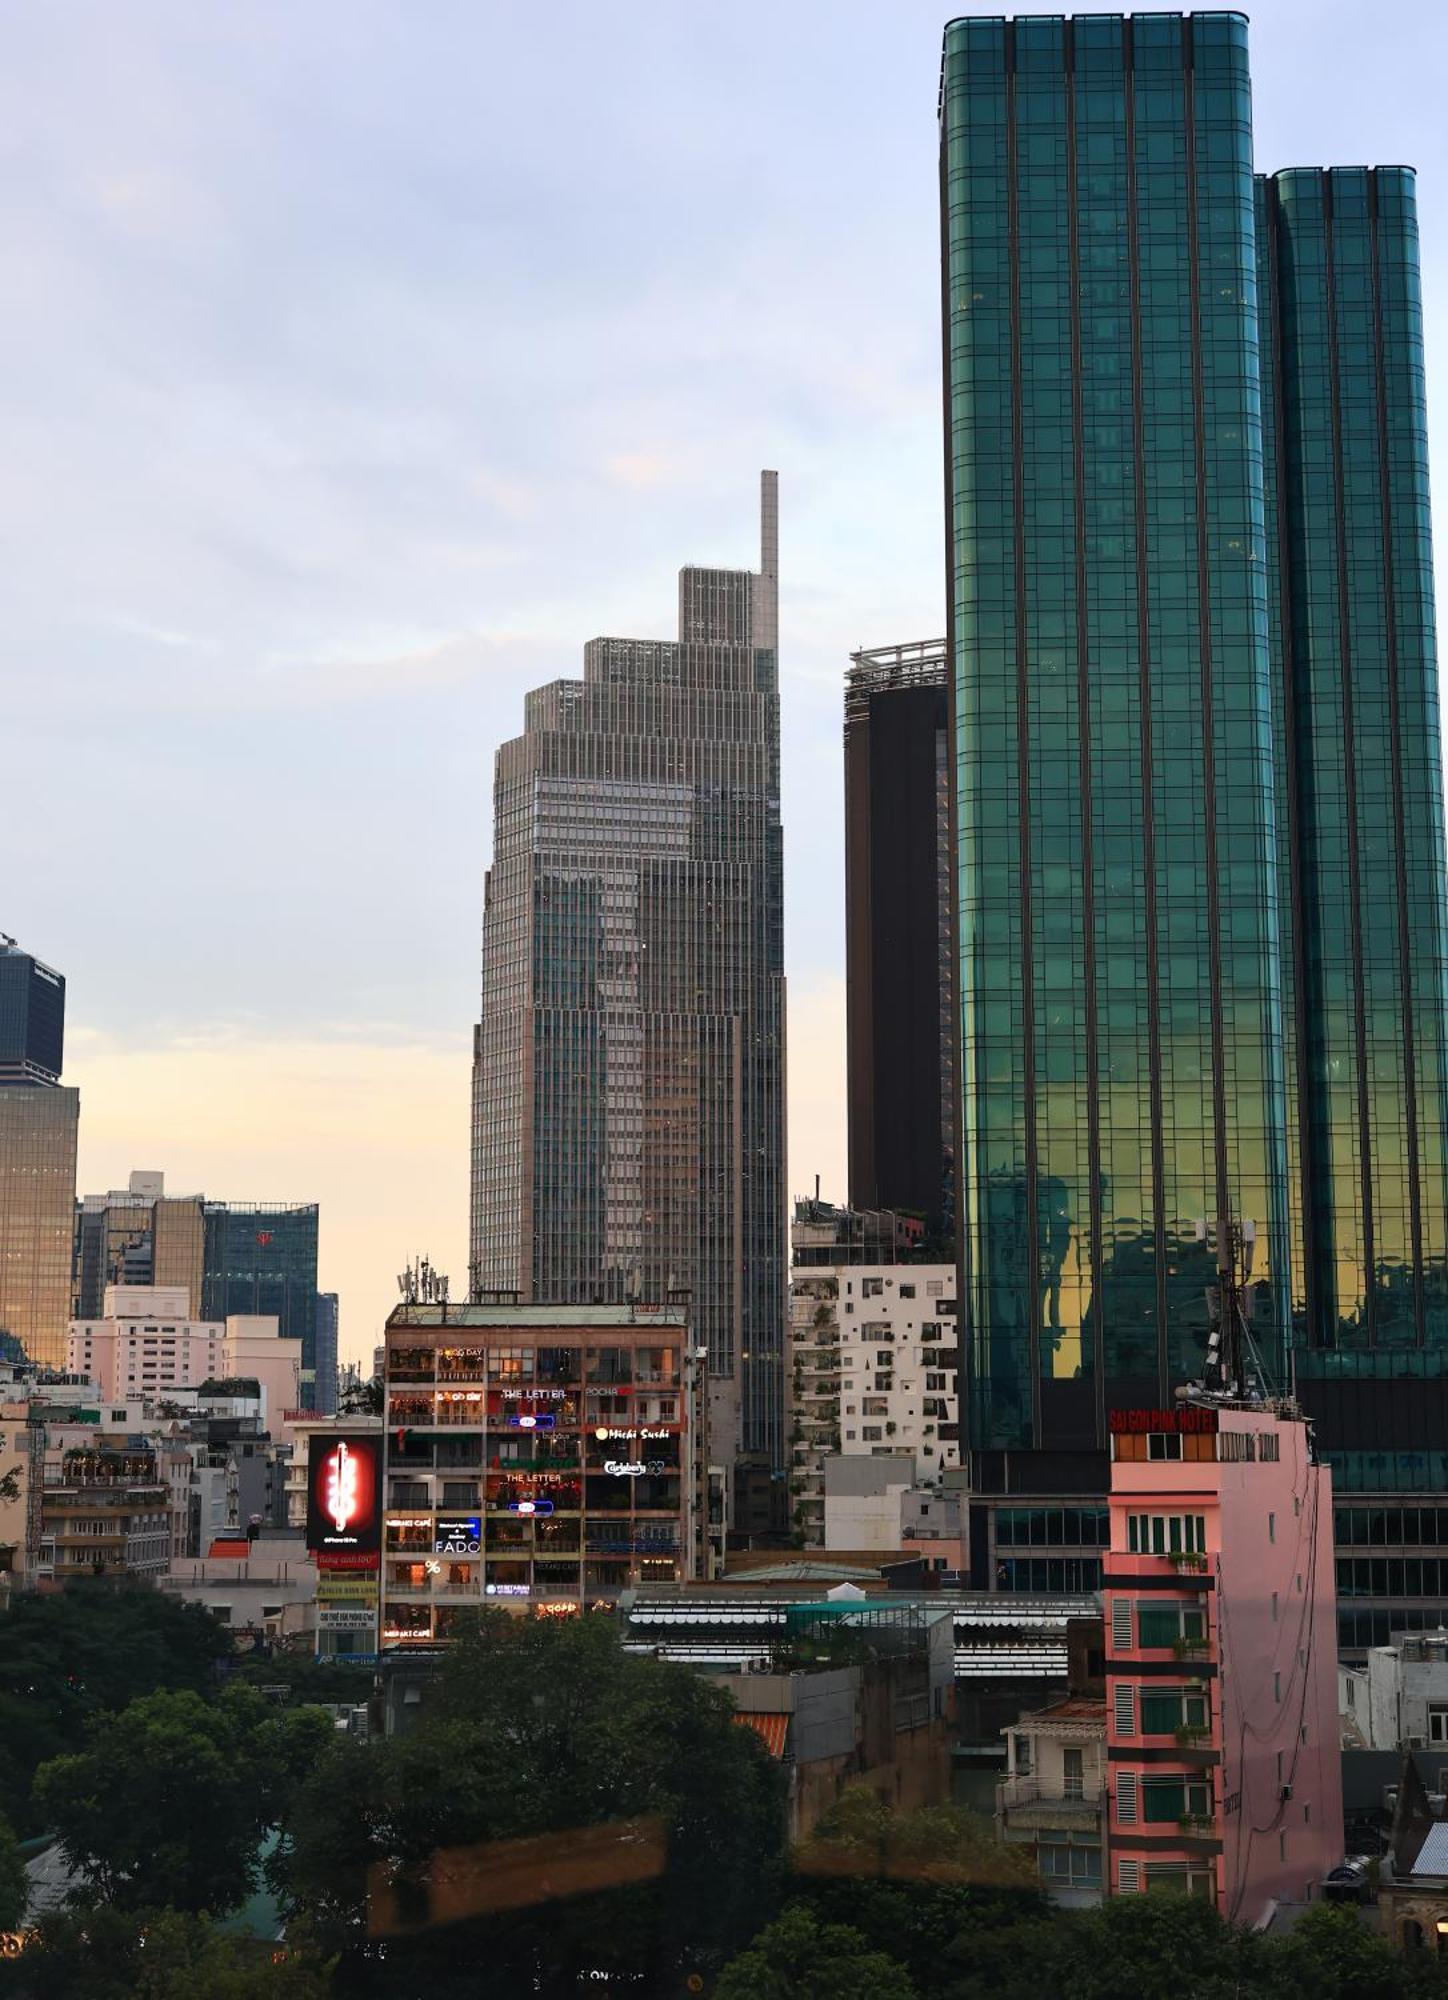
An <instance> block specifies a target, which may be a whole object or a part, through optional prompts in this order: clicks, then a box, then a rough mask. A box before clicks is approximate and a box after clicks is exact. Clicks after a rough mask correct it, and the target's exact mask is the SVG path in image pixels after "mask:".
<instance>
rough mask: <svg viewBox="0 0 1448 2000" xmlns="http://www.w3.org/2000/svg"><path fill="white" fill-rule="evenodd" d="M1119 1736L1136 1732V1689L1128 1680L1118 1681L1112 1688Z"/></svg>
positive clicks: (1133, 1734)
mask: <svg viewBox="0 0 1448 2000" xmlns="http://www.w3.org/2000/svg"><path fill="white" fill-rule="evenodd" d="M1111 1700H1112V1706H1113V1709H1114V1713H1115V1722H1116V1733H1117V1735H1118V1736H1135V1734H1136V1689H1135V1688H1134V1687H1133V1686H1132V1685H1131V1683H1130V1682H1128V1681H1116V1682H1114V1683H1113V1685H1112V1689H1111Z"/></svg>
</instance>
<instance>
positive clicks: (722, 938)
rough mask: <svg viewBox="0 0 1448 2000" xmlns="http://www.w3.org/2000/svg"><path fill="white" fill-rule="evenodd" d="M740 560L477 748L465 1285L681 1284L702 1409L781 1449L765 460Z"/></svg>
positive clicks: (544, 1298) (780, 979)
mask: <svg viewBox="0 0 1448 2000" xmlns="http://www.w3.org/2000/svg"><path fill="white" fill-rule="evenodd" d="M762 506H763V532H762V542H763V555H762V562H761V568H760V572H759V573H758V574H755V573H753V572H751V571H745V570H717V569H695V568H689V569H685V570H683V571H682V572H681V573H680V577H679V636H678V638H677V640H653V639H595V640H593V641H592V642H591V643H590V644H589V645H588V646H587V647H586V649H585V653H584V675H583V679H582V680H581V681H578V680H573V681H567V680H565V681H555V682H553V683H551V684H550V685H549V686H547V687H543V688H540V689H538V690H537V691H536V692H534V693H532V694H530V695H529V696H528V698H527V702H526V707H525V720H524V733H523V734H522V736H520V737H517V738H515V739H514V740H513V741H511V742H508V743H505V744H504V745H503V746H502V748H501V749H500V750H499V752H498V757H497V768H496V775H495V784H494V798H493V807H494V837H493V861H492V866H491V868H490V869H489V872H488V878H487V885H486V894H485V906H484V916H483V980H482V1011H481V1019H480V1021H479V1025H478V1028H477V1031H476V1035H475V1055H474V1084H473V1143H472V1249H471V1289H472V1290H473V1292H474V1294H477V1293H478V1292H480V1291H497V1290H502V1291H511V1292H515V1293H516V1294H517V1295H518V1297H519V1298H520V1300H522V1301H524V1302H530V1301H531V1302H536V1303H540V1304H590V1303H610V1304H613V1303H621V1302H624V1301H626V1300H627V1299H629V1298H636V1299H640V1300H644V1301H649V1302H654V1303H664V1302H666V1301H667V1298H668V1296H669V1295H670V1294H671V1293H675V1294H677V1293H681V1292H687V1293H688V1294H690V1298H691V1304H690V1310H691V1315H692V1321H693V1325H694V1327H695V1328H696V1330H697V1332H698V1336H699V1339H700V1342H701V1344H703V1343H705V1342H707V1345H708V1350H709V1374H710V1381H711V1398H710V1400H711V1423H712V1425H713V1429H714V1439H715V1443H716V1445H717V1447H718V1449H719V1450H720V1452H721V1453H724V1454H730V1453H732V1451H733V1450H734V1449H735V1448H736V1447H737V1448H738V1449H741V1450H744V1451H747V1452H763V1453H766V1454H768V1456H769V1458H770V1460H771V1462H772V1463H773V1464H774V1465H775V1467H776V1468H778V1467H780V1466H782V1463H783V1451H784V1438H783V1398H784V1380H783V1337H784V1326H785V1282H786V1260H785V1243H784V1094H783V1093H784V964H783V868H782V839H781V832H780V818H779V691H778V662H777V646H778V638H777V621H778V608H777V607H778V554H777V550H778V529H777V498H776V478H775V475H774V474H773V473H772V472H766V473H765V474H764V475H763V483H762Z"/></svg>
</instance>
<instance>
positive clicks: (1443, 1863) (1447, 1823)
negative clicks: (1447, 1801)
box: [1413, 1819, 1448, 1875]
mask: <svg viewBox="0 0 1448 2000" xmlns="http://www.w3.org/2000/svg"><path fill="white" fill-rule="evenodd" d="M1413 1873H1414V1874H1415V1875H1448V1820H1441V1819H1440V1820H1437V1821H1435V1822H1434V1824H1433V1825H1432V1826H1430V1827H1429V1829H1428V1837H1427V1839H1426V1840H1425V1841H1424V1842H1423V1845H1422V1846H1421V1847H1420V1848H1419V1849H1418V1858H1417V1860H1416V1861H1415V1862H1414V1863H1413Z"/></svg>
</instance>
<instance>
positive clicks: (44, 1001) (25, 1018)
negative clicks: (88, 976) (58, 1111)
mask: <svg viewBox="0 0 1448 2000" xmlns="http://www.w3.org/2000/svg"><path fill="white" fill-rule="evenodd" d="M64 1052H65V981H64V979H63V978H62V977H61V975H60V974H59V973H58V972H54V971H52V970H51V968H50V967H49V966H48V965H42V964H41V962H40V960H39V959H38V958H32V956H31V955H30V953H29V952H28V951H21V949H20V947H19V946H18V945H17V944H15V943H14V941H13V940H9V939H3V938H0V1083H55V1082H57V1081H58V1080H59V1078H60V1070H61V1063H62V1061H63V1059H64Z"/></svg>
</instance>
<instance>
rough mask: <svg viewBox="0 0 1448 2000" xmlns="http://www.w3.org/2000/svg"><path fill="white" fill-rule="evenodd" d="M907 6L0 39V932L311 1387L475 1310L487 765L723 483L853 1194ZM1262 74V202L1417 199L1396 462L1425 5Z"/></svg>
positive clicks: (909, 201) (906, 123) (892, 452)
mask: <svg viewBox="0 0 1448 2000" xmlns="http://www.w3.org/2000/svg"><path fill="white" fill-rule="evenodd" d="M980 11H982V12H986V11H992V10H990V9H985V8H983V9H981V10H980ZM945 12H946V10H945V9H943V8H941V7H939V6H936V5H926V4H922V0H833V4H831V5H828V6H826V5H824V4H822V0H729V4H727V5H725V4H720V0H712V4H686V0H615V4H614V5H612V6H610V7H604V6H599V5H597V4H589V5H584V4H581V0H553V4H552V5H550V6H548V7H546V8H544V7H541V6H538V5H537V4H536V0H535V4H522V0H468V4H456V0H429V4H428V5H427V6H425V7H423V6H408V5H404V4H403V0H391V4H386V5H382V4H374V0H308V4H306V5H304V6H300V7H299V6H296V5H294V4H290V0H248V4H247V5H246V6H244V7H230V6H224V5H222V4H220V0H209V4H208V3H207V0H202V4H198V0H175V4H161V0H126V4H124V5H117V4H115V0H54V4H50V5H46V6H43V7H32V6H26V5H23V4H21V0H11V4H10V5H9V6H8V7H6V8H5V9H4V13H3V18H4V23H5V63H4V65H3V68H0V236H3V241H4V245H5V250H4V255H3V259H0V272H3V294H4V305H3V311H0V428H3V434H4V436H5V438H6V450H5V452H4V454H3V457H0V567H3V575H4V584H5V591H4V597H5V617H4V623H3V631H0V649H3V650H0V740H3V765H0V771H3V792H0V799H3V805H0V929H5V930H8V931H12V932H14V933H15V934H16V935H18V936H19V937H20V939H21V940H22V942H24V943H25V944H26V945H28V946H30V947H31V948H32V949H34V950H35V951H37V952H38V953H40V955H41V956H42V957H44V958H47V959H49V960H50V961H51V962H52V963H54V964H56V965H58V966H60V967H61V968H62V969H63V970H64V971H65V972H66V974H67V975H68V978H69V981H70V1037H69V1060H68V1064H67V1080H68V1081H69V1082H72V1083H75V1084H78V1085H79V1086H80V1088H81V1091H82V1124H81V1179H82V1184H83V1187H84V1188H85V1189H87V1190H89V1189H95V1188H102V1187H107V1186H112V1185H117V1184H123V1183H124V1179H125V1175H126V1173H127V1171H128V1169H129V1168H130V1167H132V1166H157V1167H164V1168H165V1169H166V1170H167V1171H168V1173H169V1174H170V1176H171V1182H172V1185H173V1186H174V1187H176V1188H178V1189H196V1188H204V1189H205V1190H206V1191H207V1192H209V1193H213V1194H216V1195H221V1196H230V1197H233V1198H237V1199H242V1198H269V1199H278V1200H304V1199H312V1198H316V1199H319V1200H320V1201H321V1203H322V1205H323V1233H322V1281H323V1283H324V1284H325V1285H327V1286H331V1287H335V1288H336V1289H338V1290H339V1291H340V1292H341V1294H342V1326H343V1346H344V1349H346V1350H347V1351H350V1352H353V1353H356V1352H360V1351H363V1350H365V1349H367V1348H369V1347H370V1345H371V1342H372V1340H373V1339H374V1337H375V1334H376V1331H377V1329H378V1328H379V1327H380V1325H381V1322H382V1319H383V1316H384V1315H385V1313H386V1311H387V1309H388V1306H389V1304H390V1303H391V1300H392V1298H393V1296H394V1284H393V1277H394V1274H395V1272H396V1271H397V1270H398V1269H399V1268H400V1265H401V1263H402V1261H403V1259H404V1258H405V1257H406V1255H407V1254H408V1253H409V1252H410V1251H413V1250H427V1251H430V1253H431V1254H432V1256H433V1257H434V1259H435V1260H436V1261H437V1262H438V1263H439V1264H440V1265H441V1266H442V1267H443V1268H446V1269H451V1271H452V1272H453V1274H454V1279H455V1282H457V1283H458V1284H459V1285H460V1284H461V1281H462V1277H463V1273H464V1270H465V1265H466V1243H465V1238H466V1213H465V1210H466V1198H465V1189H466V1124H467V1083H468V1037H469V1032H470V1024H471V1021H472V1019H473V1015H474V1012H475V1009H476V1004H477V994H476V988H477V965H478V931H479V920H480V910H481V894H482V873H483V867H484V864H485V860H486V854H487V845H488V836H489V816H490V783H491V768H492V755H493V751H494V748H495V747H496V745H497V743H498V742H499V741H500V740H501V739H502V738H503V737H504V736H507V735H510V734H513V733H515V732H516V730H517V729H518V727H519V726H520V723H521V713H522V696H523V691H524V689H525V688H527V687H529V686H530V685H533V684H535V683H537V682H539V681H541V680H545V679H548V678H551V677H553V676H554V675H558V674H566V673H571V672H575V671H577V670H578V667H579V662H580V654H581V648H582V645H583V642H584V641H585V640H586V639H587V638H589V637H591V636H592V635H594V634H595V633H600V632H615V633H640V634H661V635H667V634H668V633H669V632H671V631H672V629H673V628H672V622H671V621H672V618H673V608H674V572H675V571H676V569H677V568H678V567H679V565H680V564H681V563H684V562H689V561H702V562H710V563H712V562H719V563H730V564H732V563H746V562H750V561H752V560H753V557H754V552H755V532H756V529H755V504H756V489H757V475H758V470H759V468H760V467H761V466H763V465H772V466H776V467H778V469H779V472H780V483H781V505H782V544H783V555H782V564H783V603H782V619H781V623H782V634H781V648H782V662H783V694H784V733H785V750H784V771H785V821H786V866H787V870H788V892H789V899H788V925H789V929H788V956H789V969H790V980H791V1031H792V1032H791V1043H790V1050H789V1069H790V1083H791V1117H792V1131H791V1156H792V1157H791V1180H792V1183H793V1185H794V1186H796V1187H798V1188H800V1189H801V1190H802V1189H804V1188H805V1187H806V1186H807V1185H808V1184H809V1181H810V1178H811V1177H812V1176H813V1174H814V1173H815V1172H816V1171H818V1172H820V1173H821V1174H822V1176H823V1179H824V1184H825V1188H826V1191H827V1192H836V1193H841V1192H843V1136H844V1119H843V1106H842V1070H843V1047H844V1000H843V987H842V979H841V960H842V911H841V896H842V862H841V850H842V835H841V826H840V761H839V682H840V675H841V671H842V668H843V665H844V662H845V659H846V656H847V654H848V653H849V651H850V649H851V648H852V647H854V646H858V645H875V644H883V643H886V642H888V641H891V640H894V639H900V638H913V637H928V636H932V635H934V634H935V633H937V632H938V631H939V630H940V629H941V627H942V623H943V610H942V601H943V596H942V558H941V545H942V528H941V499H940V463H941V442H940V389H939V312H938V300H937V254H938V249H937V223H936V213H935V201H936V181H935V170H936V152H935V124H934V109H935V93H936V83H937V73H938V63H939V42H940V29H941V25H942V22H943V20H944V18H945ZM1252 35H1253V48H1254V78H1255V93H1256V132H1257V158H1258V164H1259V166H1262V167H1267V168H1274V167H1278V166H1284V165H1289V164H1302V163H1317V162H1341V163H1353V162H1364V161H1367V162H1379V161H1383V162H1386V161H1408V162H1411V163H1413V164H1416V165H1417V166H1418V168H1419V170H1420V175H1421V180H1420V199H1421V203H1422V209H1423V220H1424V261H1425V274H1426V287H1425V289H1426V296H1427V306H1428V314H1429V332H1430V342H1429V387H1430V395H1432V394H1435V393H1436V395H1437V402H1436V404H1435V412H1436V425H1435V441H1437V442H1439V443H1440V444H1441V442H1442V441H1443V440H1444V439H1445V438H1448V404H1445V399H1448V144H1445V137H1444V127H1445V121H1444V118H1443V112H1442V79H1443V76H1444V74H1445V71H1448V10H1445V9H1444V8H1442V7H1441V6H1440V5H1438V4H1425V0H1379V4H1376V5H1372V6H1369V5H1367V4H1365V0H1356V4H1344V0H1264V4H1262V5H1260V6H1258V7H1257V8H1255V9H1254V10H1253V28H1252ZM1438 470H1439V478H1438V487H1439V490H1440V491H1448V468H1445V467H1444V465H1443V464H1442V462H1441V453H1440V462H1439V467H1438ZM1440 539H1441V540H1444V541H1445V543H1448V528H1445V529H1444V530H1443V533H1442V535H1441V536H1440Z"/></svg>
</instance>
